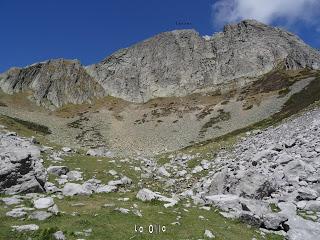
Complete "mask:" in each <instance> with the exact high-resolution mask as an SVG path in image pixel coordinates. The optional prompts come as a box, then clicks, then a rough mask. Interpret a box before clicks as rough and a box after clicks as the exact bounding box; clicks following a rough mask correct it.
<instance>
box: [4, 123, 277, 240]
mask: <svg viewBox="0 0 320 240" xmlns="http://www.w3.org/2000/svg"><path fill="white" fill-rule="evenodd" d="M0 136H1V141H0V143H1V144H0V146H1V149H2V150H1V159H6V161H5V162H1V164H2V165H1V169H2V171H1V172H0V175H1V176H0V177H1V179H9V178H8V175H7V174H8V173H10V181H6V182H3V183H2V184H3V185H2V186H1V189H2V193H3V195H2V196H1V200H0V222H1V224H0V239H30V238H31V239H133V238H134V239H187V238H188V239H199V238H204V239H210V238H213V237H214V238H215V239H235V238H237V239H281V238H280V237H277V235H272V234H270V233H268V232H265V231H264V230H259V228H257V227H255V226H250V225H248V224H246V223H241V222H239V221H238V220H229V219H226V218H225V217H223V216H222V215H221V214H219V211H218V210H217V209H216V208H215V207H212V206H204V205H203V204H199V203H197V202H194V201H193V200H192V199H191V198H188V197H184V196H182V195H180V194H179V192H180V190H179V191H178V190H177V191H175V190H174V189H173V188H170V187H169V186H170V185H171V186H172V183H174V179H176V178H179V177H176V176H175V175H173V172H172V173H171V174H170V173H169V172H168V171H169V168H168V166H167V165H162V164H161V163H158V162H157V160H156V159H146V158H143V157H141V158H135V159H132V158H113V157H110V156H109V157H106V155H109V154H110V153H109V152H106V151H104V150H94V151H93V150H91V151H88V152H81V151H80V152H79V151H75V150H74V149H71V148H68V147H62V148H61V147H57V146H55V147H48V146H43V145H39V144H37V141H36V139H35V138H22V137H19V136H16V134H15V133H13V132H10V131H9V132H8V131H7V130H6V128H5V127H2V133H1V134H0ZM14 148H15V149H14ZM16 149H19V154H16V153H17V151H15V150H16ZM177 157H178V156H177ZM181 158H182V159H192V158H193V156H191V155H183V156H181ZM9 163H11V165H10V164H9ZM26 163H28V165H27V166H28V167H27V169H28V170H29V171H23V170H25V169H26ZM4 166H6V167H4ZM167 168H168V171H167V170H166V169H167ZM3 169H4V170H3ZM186 171H187V172H188V175H190V176H189V179H190V183H192V182H193V181H195V180H196V179H198V177H199V176H197V175H198V173H196V172H194V171H193V168H188V169H187V170H186ZM180 174H181V176H183V173H181V172H180ZM38 175H40V176H42V175H45V176H46V178H45V181H42V180H40V179H39V178H38ZM25 179H29V180H30V181H29V182H28V184H25ZM180 179H181V177H180ZM31 183H32V184H31ZM34 186H37V188H36V189H35V188H34ZM164 186H166V187H164ZM150 189H151V190H150ZM35 191H36V192H39V193H28V192H35ZM157 191H159V192H157ZM149 225H153V228H154V230H153V231H154V233H149V230H148V228H149ZM191 226H192V228H191ZM141 227H143V230H142V228H141ZM150 231H151V230H150ZM239 236H240V237H239Z"/></svg>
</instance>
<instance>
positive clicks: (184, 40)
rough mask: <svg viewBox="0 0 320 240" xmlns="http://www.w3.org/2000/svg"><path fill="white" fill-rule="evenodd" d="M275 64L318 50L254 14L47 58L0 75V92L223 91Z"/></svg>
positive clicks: (311, 60) (296, 63) (43, 98)
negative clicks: (95, 54)
mask: <svg viewBox="0 0 320 240" xmlns="http://www.w3.org/2000/svg"><path fill="white" fill-rule="evenodd" d="M278 67H281V68H282V67H283V68H285V69H301V68H310V69H319V68H320V52H319V51H317V50H315V49H312V48H311V47H309V46H308V45H306V44H305V43H304V42H303V41H302V40H301V39H299V38H298V37H297V36H295V35H293V34H292V33H289V32H287V31H285V30H282V29H279V28H274V27H271V26H268V25H265V24H262V23H259V22H257V21H254V20H245V21H242V22H240V23H238V24H231V25H226V26H225V28H224V30H223V32H220V33H216V34H214V35H213V36H211V37H202V36H200V35H199V33H197V32H196V31H194V30H175V31H171V32H164V33H161V34H158V35H156V36H154V37H152V38H150V39H147V40H145V41H143V42H140V43H137V44H135V45H133V46H131V47H129V48H125V49H121V50H119V51H117V52H115V53H114V54H112V55H111V56H109V57H107V58H106V59H105V60H103V61H102V62H100V63H98V64H94V65H91V66H88V67H83V66H82V65H81V64H80V63H79V62H78V61H73V60H72V61H71V60H62V59H59V60H50V61H47V62H44V63H38V64H34V65H31V66H28V67H25V68H21V69H20V68H14V69H10V70H9V71H8V72H6V73H4V74H2V75H0V88H1V89H2V91H4V92H5V93H10V94H12V93H15V92H21V91H28V90H31V91H32V92H33V98H34V99H35V101H36V102H37V103H38V104H42V105H48V104H52V105H54V106H55V107H60V106H62V105H64V104H66V103H82V102H86V101H89V100H90V99H92V98H94V97H100V96H103V95H110V96H114V97H118V98H122V99H125V100H127V101H130V102H137V103H142V102H147V101H148V100H150V99H154V98H158V97H170V96H186V95H190V94H192V93H196V92H203V93H208V92H213V91H228V90H230V89H234V88H238V87H240V86H244V85H247V84H248V83H250V82H252V81H255V80H257V79H258V78H259V77H260V76H262V75H263V74H266V73H268V72H270V71H272V70H274V69H276V68H278Z"/></svg>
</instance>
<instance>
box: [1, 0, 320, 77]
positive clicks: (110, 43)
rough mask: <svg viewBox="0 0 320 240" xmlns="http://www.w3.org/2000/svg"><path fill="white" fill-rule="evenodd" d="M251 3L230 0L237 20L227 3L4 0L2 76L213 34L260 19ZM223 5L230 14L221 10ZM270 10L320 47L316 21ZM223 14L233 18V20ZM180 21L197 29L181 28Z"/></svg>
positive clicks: (193, 0) (206, 0) (273, 21)
mask: <svg viewBox="0 0 320 240" xmlns="http://www.w3.org/2000/svg"><path fill="white" fill-rule="evenodd" d="M248 1H250V0H224V3H225V2H230V4H231V7H232V10H233V12H232V14H234V17H233V18H231V17H230V11H229V10H228V8H227V7H230V6H219V5H218V7H219V8H218V10H217V9H216V8H215V7H217V4H219V3H220V4H221V2H222V1H214V0H201V1H199V0H198V1H197V0H161V1H160V0H135V1H133V0H109V1H104V0H91V1H85V0H54V1H43V0H28V1H24V0H20V1H18V0H2V1H0V29H1V35H0V39H1V42H0V72H3V71H5V70H7V69H8V68H9V67H12V66H25V65H29V64H31V63H34V62H38V61H42V60H47V59H50V58H68V59H79V60H80V61H81V62H82V63H83V64H84V65H88V64H92V63H96V62H98V61H101V60H102V59H104V58H105V57H106V56H108V55H110V54H111V53H112V52H114V51H116V50H118V49H120V48H123V47H127V46H130V45H132V44H134V43H136V42H138V41H141V40H144V39H146V38H148V37H151V36H153V35H155V34H157V33H159V32H163V31H169V30H173V29H179V28H194V29H196V30H197V31H198V32H200V34H201V35H212V33H214V32H216V31H218V30H220V29H221V27H222V25H223V24H224V23H225V22H223V21H219V19H218V17H219V18H222V19H229V20H230V21H237V20H240V19H242V18H246V17H247V16H249V17H251V16H253V17H255V16H254V15H252V9H251V12H250V11H248V10H245V11H243V7H242V5H239V2H248ZM270 1H271V2H272V1H273V0H270ZM278 1H279V0H278ZM280 1H281V0H280ZM284 1H286V0H284ZM297 1H304V0H297ZM305 1H313V0H305ZM237 2H238V3H237ZM232 4H234V6H232ZM245 4H247V3H245ZM248 4H250V3H248ZM213 6H214V7H213ZM245 6H246V5H245ZM223 7H224V8H225V9H224V10H226V11H227V13H224V12H223V11H222V10H221V9H223ZM298 7H299V6H297V8H298ZM237 8H239V9H240V10H239V9H238V10H237ZM300 8H301V6H300ZM235 9H236V10H235ZM244 9H245V8H244ZM253 10H254V11H255V12H256V9H253ZM270 11H271V17H270V16H269V15H270V12H269V13H266V14H267V15H266V16H267V17H268V16H269V17H270V18H271V20H270V18H267V17H266V18H263V19H261V20H262V21H266V22H268V23H271V24H273V25H284V26H286V27H287V28H289V29H290V30H291V31H295V32H296V33H298V34H299V35H300V37H301V38H303V39H304V40H305V41H306V42H307V43H309V44H311V45H312V46H313V47H316V48H320V41H319V40H320V39H319V32H317V31H316V28H317V27H319V26H317V25H316V24H315V23H312V24H310V22H308V21H307V20H305V19H302V18H301V19H299V21H293V23H292V19H289V20H290V21H289V20H288V19H287V18H288V17H287V16H286V15H285V14H283V13H279V14H278V15H279V16H278V15H275V16H273V15H272V14H274V13H272V10H270ZM273 11H275V10H273ZM219 14H220V15H219ZM221 14H228V15H229V18H224V17H223V16H221ZM250 14H251V15H250ZM268 14H269V15H268ZM281 14H282V15H281ZM263 16H265V15H263ZM295 17H296V18H299V16H295ZM300 20H301V21H300ZM177 22H186V23H191V25H177V24H176V23H177Z"/></svg>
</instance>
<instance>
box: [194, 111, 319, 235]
mask: <svg viewBox="0 0 320 240" xmlns="http://www.w3.org/2000/svg"><path fill="white" fill-rule="evenodd" d="M319 117H320V111H319V109H317V110H312V111H309V112H306V113H303V114H302V115H301V116H299V117H297V118H296V119H290V120H288V121H287V122H285V123H282V124H280V125H279V126H276V127H269V128H268V129H266V130H264V131H255V132H254V133H252V134H251V135H249V136H248V137H246V138H243V139H242V140H241V141H240V142H239V143H237V144H236V146H235V148H234V149H233V150H232V151H231V152H227V151H225V150H224V151H221V152H219V153H218V154H217V156H216V158H215V159H213V164H214V166H215V168H214V170H212V171H210V172H209V173H208V175H207V176H205V177H203V178H202V179H201V180H200V181H199V182H198V183H196V184H195V185H194V190H195V192H196V196H197V197H198V198H200V199H205V201H206V202H207V203H210V204H213V205H215V206H217V207H219V208H220V209H221V210H222V211H223V212H224V213H223V214H225V216H230V217H238V218H240V219H242V220H246V221H249V222H250V223H255V225H258V226H263V227H265V228H267V229H271V230H280V229H283V230H285V231H286V232H287V234H288V237H289V239H314V238H317V236H319V234H320V231H319V227H320V218H319V217H320V184H319V182H320V175H319V172H320V164H319V157H320V148H319V145H320V141H319V136H320V121H319ZM272 204H273V205H276V206H277V207H278V209H277V210H276V211H277V212H279V213H278V214H277V215H275V214H274V211H275V210H273V211H271V209H270V206H272ZM263 205H264V206H265V207H262V206H263ZM303 217H304V218H306V219H307V220H306V219H304V218H303ZM308 219H309V220H308ZM310 219H313V221H314V222H313V221H311V220H310ZM287 226H288V227H287ZM306 226H307V227H306Z"/></svg>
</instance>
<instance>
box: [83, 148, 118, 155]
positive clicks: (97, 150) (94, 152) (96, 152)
mask: <svg viewBox="0 0 320 240" xmlns="http://www.w3.org/2000/svg"><path fill="white" fill-rule="evenodd" d="M87 155H88V156H94V157H113V153H112V152H111V151H109V150H108V149H106V148H102V147H101V148H95V149H89V150H88V151H87Z"/></svg>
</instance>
